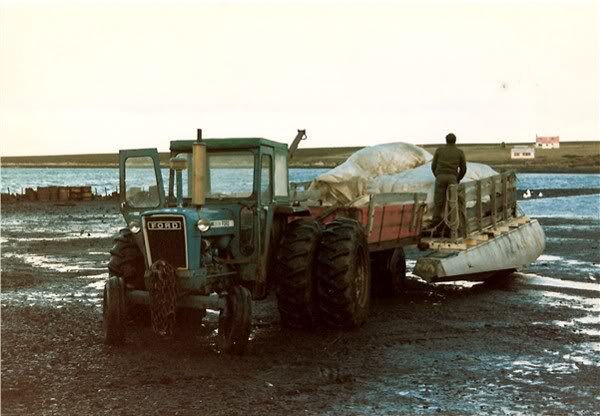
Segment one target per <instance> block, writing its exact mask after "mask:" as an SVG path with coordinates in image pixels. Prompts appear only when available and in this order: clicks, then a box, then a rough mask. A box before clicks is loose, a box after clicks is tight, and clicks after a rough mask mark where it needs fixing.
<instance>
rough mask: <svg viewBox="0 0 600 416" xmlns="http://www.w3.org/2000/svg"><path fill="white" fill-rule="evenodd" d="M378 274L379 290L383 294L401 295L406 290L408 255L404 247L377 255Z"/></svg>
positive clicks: (376, 268) (377, 283)
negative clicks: (406, 255) (405, 253)
mask: <svg viewBox="0 0 600 416" xmlns="http://www.w3.org/2000/svg"><path fill="white" fill-rule="evenodd" d="M375 261H376V262H377V263H378V264H376V265H375V270H377V273H378V275H377V276H376V277H375V276H374V278H373V279H374V281H375V282H376V285H377V286H378V287H377V289H378V290H377V292H379V293H380V294H381V295H383V296H392V297H393V296H399V295H401V294H402V293H404V291H405V290H406V257H405V255H404V250H403V249H402V247H398V248H396V249H394V250H390V251H389V252H386V253H382V255H380V256H378V257H376V259H375Z"/></svg>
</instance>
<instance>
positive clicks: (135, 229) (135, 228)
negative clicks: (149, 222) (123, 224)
mask: <svg viewBox="0 0 600 416" xmlns="http://www.w3.org/2000/svg"><path fill="white" fill-rule="evenodd" d="M141 229H142V226H141V225H140V223H139V221H131V222H130V223H129V230H130V231H131V232H132V233H134V234H137V233H139V232H140V230H141Z"/></svg>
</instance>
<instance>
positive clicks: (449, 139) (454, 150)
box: [431, 133, 467, 227]
mask: <svg viewBox="0 0 600 416" xmlns="http://www.w3.org/2000/svg"><path fill="white" fill-rule="evenodd" d="M431 170H432V171H433V176H435V192H434V195H433V221H432V226H433V227H437V226H438V225H439V224H440V223H441V222H442V220H443V218H442V215H443V213H444V206H445V205H446V189H448V186H449V185H453V184H457V183H459V182H460V181H461V179H462V178H463V177H464V176H465V173H467V163H466V161H465V154H464V153H463V151H462V150H460V149H459V148H458V147H456V136H455V135H454V134H453V133H449V134H447V135H446V145H445V146H442V147H438V148H437V150H436V151H435V155H434V156H433V161H432V162H431Z"/></svg>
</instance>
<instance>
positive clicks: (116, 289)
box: [102, 276, 125, 345]
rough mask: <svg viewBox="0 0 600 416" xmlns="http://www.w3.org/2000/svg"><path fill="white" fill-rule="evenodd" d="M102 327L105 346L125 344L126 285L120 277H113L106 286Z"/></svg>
mask: <svg viewBox="0 0 600 416" xmlns="http://www.w3.org/2000/svg"><path fill="white" fill-rule="evenodd" d="M102 326H103V329H104V343H105V344H108V345H123V344H124V343H125V284H124V283H123V279H122V278H120V277H117V276H111V277H109V278H108V280H107V281H106V284H105V285H104V297H103V299H102Z"/></svg>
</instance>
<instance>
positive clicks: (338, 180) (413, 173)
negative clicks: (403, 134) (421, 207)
mask: <svg viewBox="0 0 600 416" xmlns="http://www.w3.org/2000/svg"><path fill="white" fill-rule="evenodd" d="M432 158H433V156H432V155H431V154H430V153H429V152H427V151H426V150H424V149H421V148H420V147H417V146H415V145H412V144H409V143H387V144H381V145H377V146H372V147H365V148H364V149H361V150H359V151H358V152H356V153H354V154H352V155H351V156H350V157H349V158H348V160H346V161H345V162H344V163H342V164H341V165H339V166H337V167H335V168H333V169H331V170H330V171H328V172H325V173H324V174H322V175H320V176H318V177H317V178H316V179H315V180H314V181H313V183H312V184H311V186H310V189H311V190H318V191H320V195H321V200H322V201H323V204H324V205H333V204H342V205H345V204H350V203H352V205H354V206H361V205H366V204H368V203H369V197H368V195H369V194H379V193H389V192H397V193H401V192H408V193H416V192H420V193H426V194H427V200H426V203H427V205H428V206H429V208H431V207H432V205H433V193H434V183H435V177H434V176H433V172H432V171H431V159H432ZM497 174H498V173H497V172H496V171H495V170H494V169H492V168H490V167H489V166H487V165H484V164H481V163H467V174H466V175H465V177H464V178H463V180H462V181H461V182H470V181H475V180H479V179H483V178H487V177H489V176H494V175H497ZM428 211H429V212H431V209H429V210H428Z"/></svg>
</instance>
